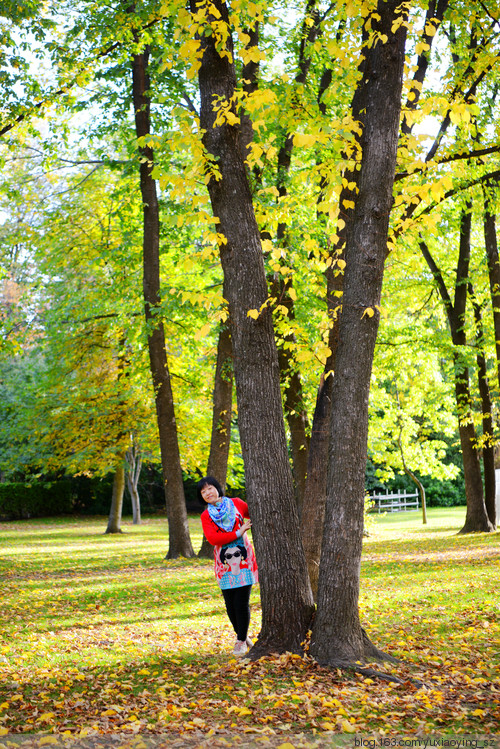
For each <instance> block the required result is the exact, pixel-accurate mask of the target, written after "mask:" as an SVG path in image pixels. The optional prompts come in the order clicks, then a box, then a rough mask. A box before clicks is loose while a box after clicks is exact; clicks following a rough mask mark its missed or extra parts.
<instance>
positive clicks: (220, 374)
mask: <svg viewBox="0 0 500 749" xmlns="http://www.w3.org/2000/svg"><path fill="white" fill-rule="evenodd" d="M232 409H233V347H232V345H231V330H230V326H229V322H221V324H220V330H219V340H218V343H217V364H216V367H215V380H214V394H213V410H212V435H211V439H210V453H209V456H208V465H207V476H214V477H215V478H216V479H217V481H218V482H219V484H220V485H221V486H222V488H223V489H224V490H225V487H226V477H227V463H228V459H229V447H230V444H231V416H232ZM198 556H199V557H205V558H207V559H211V558H212V557H213V547H212V545H211V544H209V543H208V541H207V539H206V538H205V536H203V541H202V544H201V547H200V550H199V552H198Z"/></svg>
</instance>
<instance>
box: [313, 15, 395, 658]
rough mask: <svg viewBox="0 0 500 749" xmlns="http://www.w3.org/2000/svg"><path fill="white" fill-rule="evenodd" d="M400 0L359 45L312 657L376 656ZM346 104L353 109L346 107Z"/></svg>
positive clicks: (375, 18) (376, 21) (374, 21)
mask: <svg viewBox="0 0 500 749" xmlns="http://www.w3.org/2000/svg"><path fill="white" fill-rule="evenodd" d="M398 8H399V9H401V4H400V3H399V0H389V1H385V2H383V1H382V0H379V2H378V5H377V9H376V10H377V13H373V14H372V15H371V17H370V18H369V21H371V25H372V28H373V30H374V31H375V33H380V35H384V36H386V38H387V41H386V42H383V41H382V39H379V40H378V41H377V44H373V45H371V46H370V45H369V44H367V43H366V42H367V41H368V39H367V34H365V44H364V47H363V55H364V56H365V58H366V61H365V65H364V69H363V75H362V79H361V80H360V82H359V84H358V90H357V92H358V95H359V99H360V100H361V103H362V104H361V106H359V105H358V103H357V102H354V104H355V111H356V110H358V111H360V110H361V109H363V108H364V109H365V110H366V115H365V120H364V127H363V133H362V136H361V146H362V158H361V165H360V172H359V178H358V180H357V187H358V190H359V193H358V195H357V196H356V203H355V208H354V210H353V215H352V219H351V221H350V222H349V223H348V225H347V239H346V248H345V261H346V267H345V272H344V293H343V299H342V315H341V317H340V325H339V343H338V348H337V356H336V365H335V377H334V380H333V393H332V420H331V442H330V455H329V463H328V488H327V502H326V513H325V528H324V535H323V546H322V553H321V563H320V573H319V587H318V611H317V614H316V618H315V622H314V626H313V631H312V636H311V645H310V653H311V655H312V656H313V657H314V658H316V660H318V661H319V662H320V663H328V664H345V663H349V664H352V663H354V662H356V661H358V660H363V659H365V658H366V657H370V658H371V657H376V656H381V655H382V654H381V653H380V652H379V651H378V650H377V649H376V648H375V647H374V646H373V645H372V644H371V643H370V641H369V640H368V638H367V637H366V634H365V633H364V631H363V629H362V627H361V623H360V619H359V608H358V599H359V586H360V563H361V547H362V540H363V530H364V497H365V470H366V458H367V436H368V395H369V391H370V377H371V370H372V363H373V353H374V348H375V340H376V337H377V330H378V324H379V310H378V308H379V307H380V295H381V290H382V279H383V272H384V262H385V257H386V253H387V233H388V226H389V215H390V211H391V204H392V187H393V181H394V173H395V166H396V150H397V142H398V131H399V119H400V111H401V89H402V77H403V66H404V50H405V39H406V29H405V25H404V23H403V24H401V25H400V26H399V28H398V29H397V30H396V31H395V32H393V30H392V28H393V25H394V26H396V25H397V24H395V21H396V20H397V19H398V18H400V15H399V13H398ZM353 109H354V107H353Z"/></svg>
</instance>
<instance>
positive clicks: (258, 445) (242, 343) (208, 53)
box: [191, 0, 313, 655]
mask: <svg viewBox="0 0 500 749" xmlns="http://www.w3.org/2000/svg"><path fill="white" fill-rule="evenodd" d="M214 6H215V8H216V10H217V11H218V12H219V13H220V15H221V18H222V21H223V22H224V24H227V25H226V26H225V27H224V32H226V31H227V37H225V38H224V47H225V49H224V50H223V54H222V55H220V54H219V52H218V51H217V47H218V48H219V49H220V46H219V45H220V44H221V40H220V39H216V37H215V34H216V33H217V32H216V29H215V24H214V27H212V28H211V33H207V32H208V31H209V28H208V27H209V25H210V21H211V20H215V19H211V18H210V17H209V18H208V19H207V22H206V23H207V28H206V29H205V34H204V35H200V44H201V46H202V50H203V57H202V61H201V67H200V69H199V86H200V97H201V109H200V122H201V127H202V129H203V133H204V134H203V143H204V146H205V149H206V151H207V153H208V154H210V155H211V158H213V157H215V158H216V160H217V161H216V169H217V171H218V174H216V175H215V174H213V173H212V175H211V178H210V180H209V183H208V189H209V194H210V199H211V203H212V209H213V212H214V215H215V216H217V217H218V219H219V221H220V223H219V230H220V231H221V232H222V233H223V234H224V236H225V238H226V240H227V243H226V244H222V245H221V247H220V256H221V263H222V268H223V271H224V285H225V293H226V298H227V300H228V303H229V313H230V321H231V337H232V344H233V360H234V375H235V382H236V397H237V403H238V423H239V429H240V438H241V447H242V453H243V460H244V464H245V479H246V490H247V499H248V504H249V508H250V514H251V517H252V524H253V538H254V541H255V548H256V553H257V558H258V563H259V579H260V583H261V600H262V629H261V633H260V636H259V639H258V641H257V643H256V645H255V646H254V648H253V653H254V655H260V654H262V653H265V652H273V651H278V652H282V651H286V650H291V651H298V650H300V648H301V642H302V640H303V638H304V636H305V634H306V632H307V628H308V626H309V622H310V619H311V616H312V611H313V601H312V595H311V589H310V585H309V579H308V577H307V569H306V564H305V558H304V552H303V548H302V543H301V538H300V531H299V522H298V513H297V508H296V504H295V497H294V489H293V480H292V474H291V469H290V464H289V459H288V448H287V442H286V433H285V427H284V419H283V408H282V403H281V392H280V377H279V366H278V354H277V350H276V343H275V339H274V330H273V323H272V316H271V311H270V309H269V307H268V297H269V295H268V289H267V282H266V275H265V268H264V262H263V257H262V247H261V239H260V233H259V229H258V226H257V223H256V220H255V215H254V211H253V205H252V198H251V193H250V189H249V184H248V180H247V175H246V171H245V164H244V161H243V159H242V156H241V150H240V147H239V142H240V139H239V128H238V127H237V126H234V125H229V124H227V123H222V124H219V125H217V126H215V127H214V122H215V116H216V113H215V111H214V110H215V108H216V106H217V104H216V102H217V101H220V100H222V101H224V102H231V101H232V100H233V95H234V92H235V85H236V75H235V69H234V65H233V62H232V60H233V56H232V40H231V34H230V32H229V25H228V11H227V7H226V5H225V3H224V2H221V0H215V2H214ZM201 7H202V6H201V4H200V5H199V4H198V3H197V2H196V0H191V10H192V12H193V13H195V12H196V11H197V10H199V9H200V8H201ZM218 23H219V25H220V21H219V22H218ZM216 45H217V46H216ZM228 53H229V54H228ZM233 111H234V110H233ZM211 168H212V167H211V165H210V164H207V169H211ZM249 310H258V311H259V312H260V314H259V316H258V317H257V319H253V318H252V317H251V316H249V315H248V311H249Z"/></svg>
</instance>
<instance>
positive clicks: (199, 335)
mask: <svg viewBox="0 0 500 749" xmlns="http://www.w3.org/2000/svg"><path fill="white" fill-rule="evenodd" d="M209 332H210V323H207V324H206V325H204V326H203V327H202V328H200V329H199V330H197V331H196V333H195V334H194V340H195V341H199V340H200V339H201V338H205V336H206V335H207V334H208V333H209Z"/></svg>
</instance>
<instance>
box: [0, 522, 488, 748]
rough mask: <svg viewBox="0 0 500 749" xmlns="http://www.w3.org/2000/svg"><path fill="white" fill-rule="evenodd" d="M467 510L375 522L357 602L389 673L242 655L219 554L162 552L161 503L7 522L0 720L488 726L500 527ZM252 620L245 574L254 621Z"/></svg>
mask: <svg viewBox="0 0 500 749" xmlns="http://www.w3.org/2000/svg"><path fill="white" fill-rule="evenodd" d="M464 517H465V511H464V508H459V509H456V508H454V509H446V510H439V511H430V512H429V524H428V525H427V526H422V524H421V515H420V514H419V513H405V514H402V513H400V514H398V515H393V516H390V515H386V516H378V517H377V516H376V517H375V520H373V521H371V522H370V535H369V537H368V538H367V539H366V540H365V542H364V550H363V560H362V569H361V598H360V609H361V618H362V623H363V626H364V627H365V628H366V630H367V632H368V634H369V636H370V637H371V638H372V640H373V641H374V642H375V643H376V644H377V645H378V646H379V647H381V648H382V649H384V650H385V651H386V652H390V653H391V654H393V655H396V656H398V657H399V658H401V659H402V662H401V663H400V664H399V665H397V666H391V667H387V666H386V667H384V669H385V670H386V671H389V672H390V673H391V674H392V675H395V676H397V677H398V678H399V680H400V684H399V685H398V684H395V683H388V682H385V681H379V680H374V679H370V678H367V677H362V676H360V675H355V674H352V673H345V672H340V671H336V670H335V671H331V670H329V669H324V668H320V667H319V666H318V665H317V664H316V663H314V662H313V661H312V660H311V659H310V658H308V657H307V656H306V657H305V658H298V657H296V656H292V655H290V654H285V655H283V656H273V657H269V658H266V659H261V660H259V661H257V662H256V663H249V662H247V661H243V662H242V661H237V660H236V659H235V658H234V657H233V656H232V646H233V643H234V634H233V632H232V630H231V627H230V625H229V622H228V620H227V617H226V615H225V612H224V603H223V599H222V597H221V595H220V591H219V590H218V588H217V586H216V583H215V580H214V576H213V569H212V567H213V563H212V561H211V560H205V559H198V558H193V559H189V560H186V559H176V560H166V559H165V553H166V550H167V547H168V538H167V524H166V521H165V519H164V518H150V519H148V520H147V522H146V523H144V524H143V525H141V526H132V525H128V524H126V523H125V524H124V530H125V533H123V534H119V535H105V534H104V530H105V520H104V519H103V518H99V519H88V518H87V519H84V520H82V522H81V523H79V522H77V521H75V520H74V519H64V520H61V519H56V520H55V521H54V522H51V521H48V520H43V521H32V522H18V523H15V524H8V523H4V524H0V573H1V575H0V595H1V598H2V608H3V612H2V614H3V615H2V620H1V622H0V626H1V633H2V640H1V646H0V676H1V677H2V686H0V735H1V734H2V733H5V732H6V731H10V732H14V733H13V734H11V735H15V734H22V733H26V732H28V733H30V732H35V733H40V732H42V733H43V732H45V733H47V732H49V733H56V734H62V735H68V736H82V737H85V736H90V737H91V736H96V735H105V734H115V732H120V733H121V734H130V735H132V734H134V733H137V732H140V733H141V734H144V733H155V734H163V735H165V734H168V733H172V734H175V735H185V736H186V737H188V736H189V737H194V736H195V735H198V736H200V737H203V736H207V735H208V734H209V733H210V731H214V732H215V734H214V735H220V736H221V737H223V736H228V737H229V736H231V735H234V733H235V732H238V733H239V734H240V735H243V734H245V735H246V734H249V735H252V734H253V735H255V736H272V735H275V734H277V735H283V736H290V735H294V734H297V733H298V732H304V731H305V732H307V733H308V735H311V736H313V735H314V736H316V737H320V736H322V735H325V736H327V735H331V733H332V732H333V733H353V732H372V731H373V732H375V733H376V734H378V735H397V734H401V733H404V732H412V733H413V732H420V734H422V735H424V734H428V733H429V732H432V731H439V732H440V733H443V732H450V733H455V734H456V733H467V734H473V733H481V734H484V733H486V734H492V733H495V732H497V731H499V730H500V722H499V717H498V712H499V708H500V678H499V669H500V664H499V662H498V653H499V651H500V647H499V646H500V643H499V638H500V608H499V598H498V595H497V592H496V578H497V575H498V556H499V554H500V534H498V533H495V534H489V535H474V536H459V535H457V531H458V530H459V529H460V527H461V525H462V524H463V519H464ZM190 525H191V529H192V536H193V544H194V546H195V548H199V545H200V544H201V528H200V523H199V518H191V519H190ZM259 618H260V607H259V591H258V588H255V589H254V590H253V592H252V624H251V628H250V634H251V636H253V637H255V636H256V635H257V633H258V630H259V625H260V619H259ZM415 679H420V680H421V681H422V682H424V683H425V685H426V686H425V687H424V688H421V687H419V686H418V684H416V682H415Z"/></svg>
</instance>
